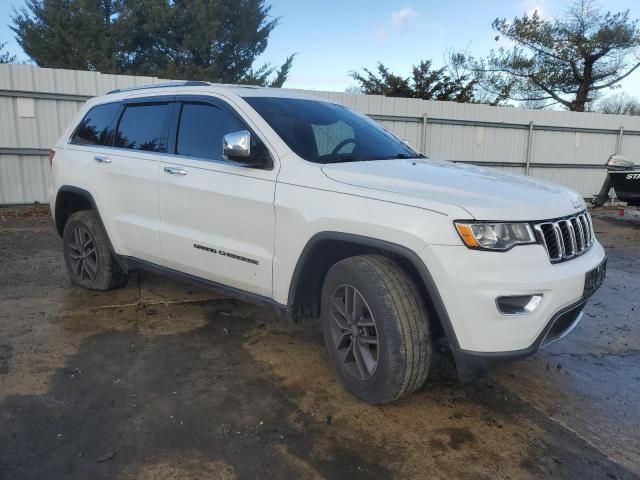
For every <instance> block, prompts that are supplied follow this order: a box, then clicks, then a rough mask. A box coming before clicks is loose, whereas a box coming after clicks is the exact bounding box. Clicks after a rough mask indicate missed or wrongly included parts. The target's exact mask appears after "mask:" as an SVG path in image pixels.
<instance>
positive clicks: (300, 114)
mask: <svg viewBox="0 0 640 480" xmlns="http://www.w3.org/2000/svg"><path fill="white" fill-rule="evenodd" d="M244 100H246V101H247V103H249V105H251V106H252V107H253V108H254V110H256V111H257V112H258V113H259V114H260V116H261V117H262V118H264V119H265V121H266V122H267V123H268V124H269V125H270V126H271V128H273V129H274V130H275V132H276V133H277V134H278V135H279V136H280V138H282V139H283V140H284V141H285V142H286V143H287V145H289V148H291V150H293V151H294V152H296V154H298V155H299V156H300V157H302V158H304V159H306V160H310V161H312V162H319V163H332V162H357V161H366V160H386V159H392V158H415V157H420V156H422V155H420V154H419V153H417V152H415V151H414V150H413V149H412V148H411V147H409V146H408V145H407V144H405V143H404V142H403V141H402V140H400V139H399V138H397V137H395V136H394V135H392V134H391V133H389V132H388V131H386V130H385V129H384V128H382V126H381V125H379V124H378V123H376V122H374V121H373V120H371V119H370V118H367V117H366V116H364V115H361V114H359V113H356V112H354V111H352V110H349V109H348V108H346V107H343V106H342V105H337V104H335V103H330V102H322V101H317V100H306V99H298V98H277V97H245V98H244Z"/></svg>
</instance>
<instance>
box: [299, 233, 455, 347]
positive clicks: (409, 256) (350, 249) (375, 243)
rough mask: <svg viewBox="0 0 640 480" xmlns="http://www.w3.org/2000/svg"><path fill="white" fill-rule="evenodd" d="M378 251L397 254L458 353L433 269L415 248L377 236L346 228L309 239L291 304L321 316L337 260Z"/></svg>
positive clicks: (394, 255)
mask: <svg viewBox="0 0 640 480" xmlns="http://www.w3.org/2000/svg"><path fill="white" fill-rule="evenodd" d="M368 253H378V254H383V255H387V256H389V257H391V258H393V259H394V260H395V261H396V262H397V263H398V264H399V265H400V266H401V268H402V269H403V270H404V271H405V272H406V273H407V274H409V276H410V277H411V278H412V280H413V281H414V282H415V283H416V286H417V287H418V288H419V290H420V293H421V295H422V296H423V300H424V301H425V304H426V306H427V308H428V310H429V313H430V317H431V318H432V319H433V320H432V321H434V322H435V323H436V325H435V326H437V327H439V328H440V329H441V330H442V333H443V334H444V335H445V336H446V338H447V341H448V342H449V346H450V348H451V351H452V353H453V354H454V357H456V358H457V352H458V351H459V350H460V346H459V343H458V339H457V337H456V334H455V331H454V329H453V325H452V324H451V320H450V318H449V315H448V313H447V310H446V308H445V306H444V302H443V301H442V297H441V296H440V293H439V291H438V288H437V286H436V283H435V281H434V280H433V277H432V275H431V273H430V272H429V269H428V268H427V266H426V265H425V264H424V262H423V261H422V260H421V259H420V257H419V256H418V255H417V254H416V253H415V252H414V251H412V250H410V249H409V248H407V247H404V246H402V245H398V244H396V243H392V242H388V241H385V240H380V239H377V238H372V237H366V236H361V235H355V234H349V233H342V232H320V233H317V234H315V235H314V236H313V237H311V238H310V239H309V241H308V242H307V244H306V245H305V247H304V249H303V250H302V253H301V255H300V257H299V258H298V262H297V263H296V267H295V269H294V272H293V275H292V278H291V282H290V287H289V295H288V301H287V303H288V307H289V309H290V311H292V312H293V313H294V314H299V313H300V312H302V313H305V314H311V315H313V316H317V315H319V313H320V293H321V289H322V283H323V281H324V277H325V275H326V273H327V272H328V270H329V268H331V266H332V265H333V264H335V263H336V262H338V261H340V260H343V259H344V258H348V257H351V256H354V255H362V254H368Z"/></svg>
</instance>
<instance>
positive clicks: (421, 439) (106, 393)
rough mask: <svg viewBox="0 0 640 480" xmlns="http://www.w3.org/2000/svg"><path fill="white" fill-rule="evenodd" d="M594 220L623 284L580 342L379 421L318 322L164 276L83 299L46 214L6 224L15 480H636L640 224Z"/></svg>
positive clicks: (5, 414)
mask: <svg viewBox="0 0 640 480" xmlns="http://www.w3.org/2000/svg"><path fill="white" fill-rule="evenodd" d="M594 217H595V227H596V232H597V235H598V237H599V239H600V241H601V242H602V243H603V244H604V245H605V246H606V248H607V252H608V254H609V264H608V268H609V270H608V278H607V280H606V282H605V284H604V286H603V288H602V289H601V290H600V291H599V292H598V293H597V294H596V295H595V296H594V297H593V299H592V300H591V301H590V302H589V304H588V306H587V308H586V311H585V312H586V315H585V318H584V320H583V322H582V323H581V325H580V326H579V327H578V328H577V329H576V331H575V332H573V333H572V334H571V335H570V336H569V337H567V338H565V339H564V340H563V341H561V342H558V343H556V344H554V345H552V346H550V347H549V348H548V349H546V350H543V351H541V352H539V353H538V354H537V355H535V356H534V357H532V358H530V359H528V360H524V361H520V362H517V363H514V364H511V365H508V366H505V367H503V368H501V369H499V370H497V371H496V372H494V373H493V374H491V376H490V377H489V378H487V379H486V380H485V381H482V382H478V383H476V384H473V385H460V384H458V383H457V382H456V380H455V378H454V377H453V375H452V373H451V368H450V366H448V365H447V361H446V359H439V360H438V362H437V363H439V364H441V365H440V366H441V367H444V368H442V370H441V371H442V372H443V373H441V374H439V375H437V376H435V377H434V378H433V379H432V380H430V381H429V382H428V384H427V385H426V386H425V387H424V388H423V389H422V390H421V391H420V392H418V393H416V394H414V395H412V396H410V397H409V398H407V399H405V400H402V401H400V402H398V403H397V404H393V405H388V406H384V407H371V406H368V405H365V404H363V403H361V402H359V401H358V400H356V399H355V398H353V397H352V396H350V395H349V394H347V393H345V392H344V391H343V390H342V388H341V387H340V385H339V384H338V383H337V382H336V380H335V378H334V376H333V375H332V373H331V371H330V370H329V367H328V364H327V359H326V355H325V352H324V348H323V344H322V338H321V333H320V329H319V326H318V325H317V324H316V323H315V322H308V323H304V324H293V323H289V322H286V321H283V320H278V319H277V317H276V316H275V314H274V313H273V312H272V311H270V310H267V309H261V308H258V307H255V306H251V305H248V304H245V303H242V302H239V301H237V300H233V299H229V298H225V297H224V296H221V295H220V294H218V293H216V292H213V291H207V290H202V289H200V288H197V287H194V286H193V285H188V284H176V283H175V282H174V281H172V280H169V279H164V278H161V277H159V276H155V275H151V274H148V273H139V274H134V275H133V276H132V278H131V279H130V281H129V285H128V287H127V288H124V289H121V290H117V291H113V292H107V293H96V292H88V291H84V290H81V289H78V288H74V287H72V286H71V285H70V283H69V281H68V279H67V276H66V274H65V271H64V266H63V261H62V256H61V242H60V239H59V238H58V237H57V235H56V233H55V231H54V229H53V227H52V224H51V220H50V218H49V217H48V216H47V213H46V211H38V210H33V209H28V210H27V209H21V210H17V211H12V210H0V478H2V479H4V478H6V479H18V478H33V479H45V478H46V479H58V478H78V479H88V478H91V479H100V478H110V479H111V478H119V479H135V478H139V479H209V478H212V479H225V480H226V479H234V478H238V479H253V478H255V479H264V478H286V479H288V478H301V479H307V478H308V479H321V478H327V479H340V478H348V479H357V478H375V479H382V478H425V479H427V478H428V479H440V478H442V479H445V478H446V479H450V478H462V479H495V478H505V479H506V478H511V479H526V478H557V479H562V478H580V479H627V478H640V355H639V353H640V221H635V222H632V221H626V220H621V219H618V218H616V216H615V211H599V212H596V213H595V214H594Z"/></svg>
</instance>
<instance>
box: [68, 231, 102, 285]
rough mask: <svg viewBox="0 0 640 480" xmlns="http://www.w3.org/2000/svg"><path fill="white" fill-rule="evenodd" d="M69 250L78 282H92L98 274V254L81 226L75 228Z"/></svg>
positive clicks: (92, 241) (91, 239) (91, 240)
mask: <svg viewBox="0 0 640 480" xmlns="http://www.w3.org/2000/svg"><path fill="white" fill-rule="evenodd" d="M69 248H70V250H71V251H70V252H69V257H70V258H71V263H72V265H73V271H74V272H75V274H76V275H77V276H78V278H79V279H80V280H85V279H86V280H89V281H93V280H94V279H95V278H96V274H97V273H98V252H97V251H96V245H95V242H94V240H93V237H92V236H91V234H90V233H89V231H88V230H87V229H86V228H84V227H81V226H77V227H75V228H74V229H73V236H72V238H71V242H70V243H69Z"/></svg>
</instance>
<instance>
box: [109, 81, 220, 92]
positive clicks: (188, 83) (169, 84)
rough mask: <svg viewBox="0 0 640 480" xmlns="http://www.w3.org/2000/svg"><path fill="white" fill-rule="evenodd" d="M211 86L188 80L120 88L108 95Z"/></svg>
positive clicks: (207, 83)
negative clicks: (153, 89)
mask: <svg viewBox="0 0 640 480" xmlns="http://www.w3.org/2000/svg"><path fill="white" fill-rule="evenodd" d="M210 85H211V84H210V83H209V82H203V81H199V80H188V81H185V82H167V83H152V84H150V85H141V86H139V87H127V88H118V89H116V90H111V91H110V92H107V95H111V94H112V93H121V92H130V91H132V90H146V89H148V88H167V87H208V86H210Z"/></svg>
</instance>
